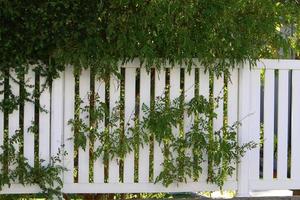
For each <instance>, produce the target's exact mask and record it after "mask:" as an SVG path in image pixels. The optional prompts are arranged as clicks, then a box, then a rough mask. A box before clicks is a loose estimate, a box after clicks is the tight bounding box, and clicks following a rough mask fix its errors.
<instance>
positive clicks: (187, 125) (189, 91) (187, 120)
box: [184, 68, 195, 132]
mask: <svg viewBox="0 0 300 200" xmlns="http://www.w3.org/2000/svg"><path fill="white" fill-rule="evenodd" d="M194 96H195V68H192V69H191V71H190V72H188V71H187V69H185V73H184V102H185V103H188V102H190V101H191V100H192V98H194ZM193 123H194V117H193V116H188V114H187V112H185V113H184V130H185V132H188V131H189V130H190V129H191V127H192V124H193Z"/></svg>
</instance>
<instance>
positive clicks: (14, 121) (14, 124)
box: [8, 70, 25, 169]
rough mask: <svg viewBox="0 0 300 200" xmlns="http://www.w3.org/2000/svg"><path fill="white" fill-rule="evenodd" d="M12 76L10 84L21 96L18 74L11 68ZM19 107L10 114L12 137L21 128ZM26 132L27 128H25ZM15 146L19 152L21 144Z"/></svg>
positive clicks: (9, 132) (14, 93)
mask: <svg viewBox="0 0 300 200" xmlns="http://www.w3.org/2000/svg"><path fill="white" fill-rule="evenodd" d="M10 76H11V77H10V78H9V85H10V87H11V92H12V94H13V95H14V96H15V98H19V95H20V92H19V84H18V83H16V82H15V81H19V80H18V78H17V74H16V72H15V71H13V70H10ZM19 108H20V106H19V105H18V107H17V109H15V110H14V111H13V112H12V113H11V114H9V116H8V137H9V138H12V137H13V136H14V135H15V134H16V132H17V131H19V130H20V126H19V113H20V112H19ZM24 132H25V130H24ZM14 148H15V150H16V151H17V152H19V144H16V143H15V144H14ZM15 167H16V166H15V165H14V166H10V167H9V168H10V169H15Z"/></svg>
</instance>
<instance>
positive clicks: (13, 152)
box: [0, 133, 66, 199]
mask: <svg viewBox="0 0 300 200" xmlns="http://www.w3.org/2000/svg"><path fill="white" fill-rule="evenodd" d="M18 137H19V134H18V133H16V134H14V136H13V137H12V138H8V141H6V144H3V145H2V146H1V147H0V148H1V149H2V152H3V153H1V154H0V163H1V166H2V167H3V170H1V174H0V190H1V189H2V187H3V186H5V185H8V186H10V185H11V183H14V182H19V183H21V184H23V185H33V184H36V185H38V186H39V187H40V188H41V190H42V193H43V194H44V195H45V196H46V198H47V199H53V198H54V197H56V196H57V197H58V198H60V197H61V189H62V187H63V182H62V179H61V177H62V176H61V175H62V173H63V172H64V171H65V170H66V169H65V168H64V167H63V166H62V165H61V162H62V161H61V156H62V155H63V154H64V153H65V152H61V150H60V149H59V151H58V154H57V155H56V156H53V157H51V160H50V162H48V163H45V160H39V162H38V164H37V165H35V166H31V165H29V163H28V160H27V159H26V158H25V157H24V155H23V154H22V153H20V152H19V150H18V149H16V148H15V145H16V144H19V140H18Z"/></svg>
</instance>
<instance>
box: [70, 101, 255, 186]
mask: <svg viewBox="0 0 300 200" xmlns="http://www.w3.org/2000/svg"><path fill="white" fill-rule="evenodd" d="M181 99H182V98H180V97H179V98H177V99H175V100H173V101H170V100H169V99H168V98H166V97H164V96H162V97H158V98H157V99H156V100H155V105H154V108H150V107H148V106H146V105H143V109H142V110H143V112H144V114H145V115H144V117H143V119H142V120H140V121H139V122H138V123H136V124H135V126H133V127H130V128H129V127H127V128H126V127H125V130H127V132H125V133H124V134H121V131H122V130H121V128H120V127H119V126H118V123H117V121H118V120H119V116H120V106H117V107H115V108H112V109H111V112H109V109H108V107H107V105H106V104H105V103H103V102H99V99H96V102H97V103H96V105H97V106H96V107H94V108H93V109H92V110H93V111H92V112H91V113H92V115H93V119H94V120H96V124H97V125H96V126H94V127H90V126H89V125H88V124H87V123H86V121H87V119H85V118H80V119H71V120H70V121H69V124H70V125H71V126H72V127H73V130H78V134H77V135H75V136H74V138H73V139H74V142H75V146H76V147H77V148H82V149H83V150H85V151H87V149H86V143H87V140H88V139H89V138H90V137H93V138H94V139H96V140H99V141H100V142H101V145H100V146H99V147H98V148H96V149H94V153H95V154H94V155H95V157H94V159H97V158H99V157H101V158H102V159H103V162H104V161H105V159H109V160H112V159H119V160H122V159H124V157H126V155H127V154H128V153H130V152H132V151H133V150H134V147H136V146H140V148H143V146H144V145H149V142H150V138H151V137H152V136H153V138H154V141H155V142H157V143H158V144H159V146H160V150H161V151H162V153H163V156H164V161H163V163H162V166H163V168H162V171H161V172H160V174H159V175H158V176H157V177H155V183H158V182H161V183H162V184H163V185H164V186H166V187H167V186H169V185H170V184H172V183H178V182H186V181H187V179H188V178H189V179H193V180H199V178H201V177H200V175H201V174H202V173H203V172H202V165H203V163H204V162H207V161H209V162H208V163H209V166H208V167H209V170H208V178H207V180H206V181H207V182H209V183H213V184H217V185H218V186H219V187H220V188H222V187H223V185H224V183H225V181H226V180H227V178H228V176H232V175H233V173H234V171H235V169H236V165H235V164H237V163H238V162H239V159H240V158H241V157H242V156H243V155H244V154H245V152H246V150H250V149H252V148H255V147H256V144H255V143H253V142H249V143H245V144H243V145H239V144H238V142H237V132H236V131H237V127H238V126H239V125H240V123H239V122H236V123H235V124H233V125H230V126H229V125H226V126H224V127H221V128H220V130H217V131H211V130H212V127H210V126H211V124H212V123H210V121H211V120H213V119H214V118H216V117H217V114H216V113H215V112H214V109H213V107H212V106H211V103H210V102H209V101H208V100H207V99H205V98H204V97H203V96H196V97H194V98H193V99H192V100H191V101H189V102H186V103H184V102H183V101H182V100H181ZM214 102H215V103H217V99H215V101H214ZM90 109H91V108H90V107H89V106H86V107H84V108H82V109H81V112H80V114H82V115H83V116H86V118H89V115H86V114H87V113H89V112H90ZM184 113H187V115H188V116H193V117H192V119H193V120H192V121H191V122H189V123H191V128H190V130H188V131H184V130H183V129H182V128H180V127H182V124H183V114H184ZM105 116H110V117H109V120H108V123H106V126H105V127H102V129H99V125H100V124H104V122H105ZM125 123H126V122H125ZM174 128H178V129H179V132H178V133H177V134H175V133H174V131H173V130H174ZM99 130H101V131H99ZM136 136H138V139H137V138H136ZM204 155H208V160H206V159H205V158H204Z"/></svg>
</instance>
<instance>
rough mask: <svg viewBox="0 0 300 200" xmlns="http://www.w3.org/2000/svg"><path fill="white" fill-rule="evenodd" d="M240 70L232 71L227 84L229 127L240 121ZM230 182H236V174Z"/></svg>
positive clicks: (235, 165) (234, 165) (235, 164)
mask: <svg viewBox="0 0 300 200" xmlns="http://www.w3.org/2000/svg"><path fill="white" fill-rule="evenodd" d="M238 79H239V74H238V70H237V69H234V70H232V71H231V76H230V79H229V80H228V83H227V88H228V93H227V95H228V99H227V123H228V125H229V126H232V125H234V124H235V123H236V122H237V121H238V89H239V88H238V85H239V82H238V81H239V80H238ZM231 165H232V166H233V167H235V168H236V167H237V163H231ZM228 179H229V180H236V173H233V175H232V176H231V177H229V178H228Z"/></svg>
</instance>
